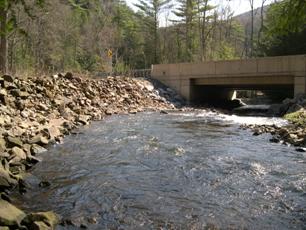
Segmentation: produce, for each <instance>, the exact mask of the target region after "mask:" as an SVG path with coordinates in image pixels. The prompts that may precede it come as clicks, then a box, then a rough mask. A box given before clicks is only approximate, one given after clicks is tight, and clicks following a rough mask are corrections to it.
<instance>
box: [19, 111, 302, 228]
mask: <svg viewBox="0 0 306 230" xmlns="http://www.w3.org/2000/svg"><path fill="white" fill-rule="evenodd" d="M240 119H242V118H240ZM249 119H250V118H249ZM258 119H261V118H258ZM238 120H239V119H238V118H237V117H225V116H223V117H222V116H220V115H216V114H210V115H209V116H205V115H203V116H198V115H195V114H183V113H182V114H169V115H160V114H154V113H143V114H137V115H135V116H113V117H110V118H108V119H106V120H105V121H101V122H96V123H93V124H92V125H91V126H88V127H85V128H83V129H82V133H83V134H79V135H75V136H70V137H67V138H66V139H65V143H64V144H62V145H57V146H54V147H53V148H51V149H50V150H49V151H48V152H46V153H44V154H43V155H42V157H43V162H42V163H40V164H39V165H37V167H36V168H35V169H34V171H33V176H31V177H29V178H28V183H29V185H30V188H29V191H28V192H27V193H26V194H25V195H24V197H22V198H21V197H19V196H16V199H17V200H18V199H19V200H20V205H21V206H23V207H24V208H25V209H28V210H32V211H33V210H38V211H41V210H50V209H52V210H54V211H56V212H58V213H59V214H61V215H62V216H63V217H64V218H69V219H71V220H73V221H74V222H75V223H77V224H80V223H86V225H87V226H88V228H89V229H157V228H163V229H205V228H209V227H210V228H212V227H213V226H215V227H217V228H222V229H228V228H233V229H244V228H246V229H289V228H295V229H305V228H306V219H305V208H306V202H305V197H306V196H305V194H306V193H305V192H306V167H305V166H306V155H303V154H302V153H296V152H295V151H294V150H293V149H291V148H288V147H286V146H282V145H278V144H270V143H268V139H269V136H268V135H263V136H259V137H253V136H252V135H251V133H249V132H248V131H245V130H240V129H239V125H238V123H237V121H238ZM253 120H256V119H255V118H254V119H253ZM246 121H250V120H246ZM263 121H265V122H267V121H271V122H279V121H278V120H271V119H268V118H267V119H266V120H257V122H263ZM239 122H241V120H239ZM42 179H43V180H48V181H50V182H51V187H49V188H39V187H38V183H39V182H40V180H42ZM93 222H96V223H95V224H94V223H93ZM61 228H63V229H66V228H67V229H69V227H60V229H61ZM71 229H72V228H71Z"/></svg>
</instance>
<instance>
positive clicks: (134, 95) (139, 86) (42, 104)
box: [0, 72, 183, 229]
mask: <svg viewBox="0 0 306 230" xmlns="http://www.w3.org/2000/svg"><path fill="white" fill-rule="evenodd" d="M0 84H1V89H0V103H1V106H0V134H1V135H0V193H1V199H0V210H1V211H0V228H1V229H8V228H9V229H27V228H28V229H47V228H50V229H52V228H54V226H55V225H56V224H57V223H58V221H59V217H58V216H57V215H56V214H55V213H53V212H45V213H41V212H38V213H30V214H25V213H24V212H23V211H21V210H19V209H18V208H17V207H15V206H13V205H12V204H11V203H10V202H11V200H10V191H11V190H12V189H14V188H15V189H18V190H19V192H20V193H21V194H23V193H26V192H27V184H26V182H25V180H24V178H25V177H26V176H27V171H28V170H29V169H31V168H32V167H33V166H34V165H35V164H36V163H38V162H40V158H39V154H41V153H43V152H45V151H47V147H48V146H50V145H52V144H55V143H61V142H62V140H63V137H64V136H66V135H69V134H73V133H74V131H73V130H75V129H76V128H77V127H80V126H83V125H87V124H89V123H90V121H92V120H101V119H103V118H104V117H106V116H110V115H113V114H135V113H137V112H142V111H145V110H150V111H160V110H164V109H166V110H168V109H174V108H176V106H177V105H181V104H182V102H183V100H182V99H181V98H180V97H179V96H177V95H176V94H175V93H174V92H173V91H172V90H170V89H167V88H165V89H162V88H158V89H155V88H154V85H153V84H152V83H151V82H149V81H147V80H143V79H131V78H127V77H107V78H103V79H99V80H97V79H90V78H83V77H80V76H74V75H73V74H72V73H69V72H68V73H66V74H65V75H63V74H57V75H53V76H51V77H48V76H45V77H35V78H27V79H23V78H14V77H12V76H10V75H4V76H3V77H1V78H0ZM172 102H173V103H172ZM39 185H40V186H41V187H45V186H46V187H47V186H48V182H46V181H42V182H41V183H39ZM1 226H2V227H1Z"/></svg>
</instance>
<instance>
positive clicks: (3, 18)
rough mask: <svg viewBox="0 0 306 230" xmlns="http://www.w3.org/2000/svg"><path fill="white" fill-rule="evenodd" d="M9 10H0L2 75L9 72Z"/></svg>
mask: <svg viewBox="0 0 306 230" xmlns="http://www.w3.org/2000/svg"><path fill="white" fill-rule="evenodd" d="M7 14H8V12H7V9H6V8H5V7H1V8H0V32H1V33H0V73H2V74H5V73H6V72H7V33H6V23H7Z"/></svg>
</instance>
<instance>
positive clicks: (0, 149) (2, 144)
mask: <svg viewBox="0 0 306 230" xmlns="http://www.w3.org/2000/svg"><path fill="white" fill-rule="evenodd" d="M5 149H6V141H5V140H4V138H2V137H0V152H3V151H4V150H5Z"/></svg>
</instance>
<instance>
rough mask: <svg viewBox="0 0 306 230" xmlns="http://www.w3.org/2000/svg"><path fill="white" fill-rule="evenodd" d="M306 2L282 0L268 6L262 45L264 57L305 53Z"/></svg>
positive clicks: (302, 0)
mask: <svg viewBox="0 0 306 230" xmlns="http://www.w3.org/2000/svg"><path fill="white" fill-rule="evenodd" d="M305 12H306V2H305V1H304V0H284V1H281V2H278V3H274V4H272V5H271V6H270V8H269V10H268V13H267V19H266V23H265V24H266V25H265V29H264V34H263V39H262V44H263V52H264V53H265V54H266V55H273V56H274V55H293V54H305V53H306V43H305V41H306V26H305V25H306V23H305V22H306V13H305Z"/></svg>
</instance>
